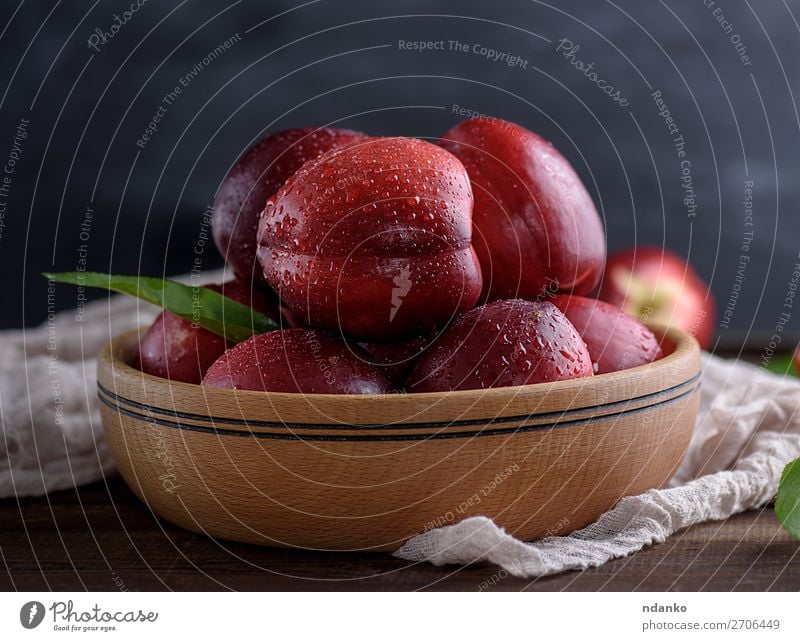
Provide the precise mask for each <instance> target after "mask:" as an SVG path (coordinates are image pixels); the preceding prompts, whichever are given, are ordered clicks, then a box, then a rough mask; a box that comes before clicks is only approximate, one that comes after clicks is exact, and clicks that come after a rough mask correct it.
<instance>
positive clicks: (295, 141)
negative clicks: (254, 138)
mask: <svg viewBox="0 0 800 641" xmlns="http://www.w3.org/2000/svg"><path fill="white" fill-rule="evenodd" d="M366 138H367V135H366V134H362V133H360V132H357V131H350V130H348V129H329V128H321V129H315V128H313V127H309V128H304V129H287V130H286V131H279V132H277V133H273V134H270V135H269V136H267V137H266V138H263V139H262V140H261V141H259V142H258V143H256V144H255V146H253V147H252V148H251V149H250V150H249V151H247V152H246V153H245V154H244V155H243V156H242V157H241V158H239V160H238V161H236V164H235V165H234V166H233V167H232V168H231V170H230V172H229V173H228V175H227V176H226V177H225V180H224V181H223V182H222V184H221V185H220V187H219V190H218V191H217V196H216V198H215V199H214V208H213V214H212V219H211V231H212V234H213V236H214V241H215V243H216V245H217V248H218V249H219V251H220V253H221V254H222V256H223V257H224V258H225V262H226V263H228V264H229V265H230V266H231V268H232V269H233V271H234V272H235V273H236V274H237V275H238V276H240V277H241V278H247V279H255V281H256V282H259V281H261V282H263V278H262V273H261V269H260V268H259V266H258V262H257V261H256V231H257V229H258V219H259V217H260V216H261V212H262V211H264V205H265V204H266V202H267V198H269V197H270V196H272V194H274V193H275V192H276V191H278V189H280V187H281V185H283V183H285V182H286V180H287V179H288V178H289V177H290V176H291V175H292V174H294V172H296V171H297V170H298V169H300V167H301V166H302V165H303V163H305V162H306V161H308V160H311V159H313V158H317V157H319V156H321V155H322V154H324V153H325V152H327V151H330V150H331V149H335V148H336V147H341V146H344V145H352V144H357V143H359V142H361V141H362V140H365V139H366Z"/></svg>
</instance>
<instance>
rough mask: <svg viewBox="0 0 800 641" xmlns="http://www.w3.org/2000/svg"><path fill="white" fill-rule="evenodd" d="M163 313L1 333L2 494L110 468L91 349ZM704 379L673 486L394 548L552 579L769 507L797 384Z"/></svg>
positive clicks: (761, 375)
mask: <svg viewBox="0 0 800 641" xmlns="http://www.w3.org/2000/svg"><path fill="white" fill-rule="evenodd" d="M211 276H217V279H218V280H221V273H220V274H210V275H209V277H211ZM157 312H158V310H157V309H155V308H154V307H151V306H149V305H146V304H144V303H141V302H139V301H136V300H133V299H129V298H125V297H112V298H109V299H108V300H102V301H98V302H95V303H91V304H89V305H87V306H86V309H85V313H84V314H83V318H82V319H81V320H78V319H77V316H76V313H75V312H62V313H60V314H56V315H55V316H54V317H53V318H52V319H50V320H49V321H47V322H46V323H45V324H44V325H42V326H41V327H38V328H35V329H30V330H25V331H6V332H0V427H2V439H0V497H14V496H17V497H23V496H39V495H42V494H45V493H47V492H51V491H54V490H60V489H66V488H70V487H75V486H78V485H82V484H85V483H90V482H92V481H96V480H99V479H101V478H103V477H104V476H105V475H107V474H108V473H110V472H112V471H113V469H114V463H113V459H112V457H111V453H110V451H109V449H108V446H107V444H106V442H105V440H104V438H103V432H102V429H101V427H100V417H99V411H98V401H97V396H96V383H95V360H94V357H95V354H96V353H97V351H98V350H99V349H100V347H102V345H103V344H104V343H105V342H106V341H108V340H109V338H110V337H111V336H113V335H116V334H118V333H120V332H123V331H125V330H127V329H131V328H134V327H139V326H142V325H146V324H148V323H149V322H151V321H152V319H153V318H154V317H155V315H156V313H157ZM701 382H702V387H701V400H700V414H699V417H698V421H697V426H696V428H695V433H694V436H693V438H692V441H691V444H690V446H689V450H688V452H687V454H686V456H685V458H684V460H683V462H682V464H681V466H680V469H679V470H678V472H677V473H676V474H675V476H674V477H673V479H672V480H671V482H670V484H669V487H668V488H667V489H660V490H651V491H649V492H646V493H645V494H641V495H639V496H632V497H628V498H624V499H622V500H621V501H620V502H619V503H618V504H617V505H616V506H615V507H614V508H612V509H611V510H609V511H608V512H606V513H605V514H603V515H602V516H601V517H600V518H599V519H598V520H597V521H596V522H595V523H593V524H591V525H589V526H588V527H585V528H583V529H582V530H579V531H577V532H573V533H572V534H570V535H568V536H560V537H550V538H546V539H542V540H539V541H534V542H530V543H526V542H522V541H519V540H517V539H515V538H514V537H513V536H510V535H509V534H507V533H506V532H504V531H503V530H502V528H500V527H498V526H497V525H495V524H494V523H493V522H492V521H491V520H490V519H488V518H484V517H473V518H469V519H465V520H464V521H461V522H460V523H457V524H455V525H451V526H447V527H442V528H438V529H435V530H430V531H427V532H425V533H424V534H420V535H418V536H416V537H414V538H413V539H411V540H410V541H408V542H407V543H406V544H405V545H404V546H403V547H402V548H400V549H399V550H398V551H397V552H396V553H395V554H396V556H398V557H400V558H403V559H407V560H409V561H430V562H431V563H434V564H435V565H444V564H447V563H455V564H467V563H475V562H480V561H486V562H492V563H495V564H497V565H499V566H501V567H502V568H503V569H505V570H506V571H507V572H508V573H509V574H512V575H514V576H519V577H536V576H544V575H547V574H556V573H558V572H563V571H566V570H575V569H582V568H588V567H594V566H598V565H601V564H603V563H605V562H606V561H609V560H611V559H615V558H619V557H623V556H627V555H629V554H631V553H633V552H636V551H637V550H640V549H641V548H643V547H644V546H646V545H650V544H652V543H656V542H658V543H660V542H663V541H664V540H665V539H666V538H667V537H668V536H669V535H670V534H672V533H673V532H676V531H677V530H680V529H681V528H685V527H687V526H689V525H692V524H695V523H700V522H702V521H708V520H721V519H725V518H727V517H728V516H730V515H732V514H736V513H737V512H742V511H744V510H747V509H750V508H753V507H758V506H761V505H764V504H765V503H767V502H769V501H770V500H771V499H772V498H773V497H774V495H775V492H776V489H777V484H778V480H779V478H780V474H781V471H782V470H783V467H784V466H785V465H786V464H787V463H788V462H789V461H790V460H792V459H794V458H796V457H798V456H800V416H798V413H797V412H796V409H797V408H800V382H798V381H796V380H794V379H788V378H787V379H784V378H782V377H779V376H775V375H774V374H770V373H767V372H765V371H763V370H761V369H759V368H757V367H754V366H752V365H748V364H746V363H740V362H735V361H727V360H723V359H720V358H717V357H715V356H711V355H704V357H703V372H702V375H701Z"/></svg>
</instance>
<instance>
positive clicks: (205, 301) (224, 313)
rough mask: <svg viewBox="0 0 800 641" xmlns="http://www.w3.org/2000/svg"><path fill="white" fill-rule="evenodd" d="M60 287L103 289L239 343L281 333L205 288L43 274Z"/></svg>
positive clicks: (80, 274) (169, 282) (254, 313)
mask: <svg viewBox="0 0 800 641" xmlns="http://www.w3.org/2000/svg"><path fill="white" fill-rule="evenodd" d="M42 276H44V277H45V278H47V279H48V280H51V281H53V282H56V283H67V284H70V285H78V286H81V287H100V288H102V289H107V290H109V291H112V292H117V293H119V294H127V295H128V296H133V297H135V298H139V299H141V300H144V301H147V302H148V303H152V304H153V305H158V306H159V307H163V308H164V309H166V310H168V311H170V312H172V313H173V314H177V315H178V316H181V317H182V318H185V319H187V320H189V321H191V322H193V323H195V324H197V325H199V326H200V327H203V328H205V329H207V330H209V331H211V332H214V333H215V334H219V335H220V336H223V337H225V338H226V339H227V340H229V341H231V342H233V343H239V342H241V341H243V340H245V339H247V338H250V336H252V335H253V334H263V333H264V332H270V331H272V330H275V329H278V325H277V324H276V323H275V322H274V321H273V320H271V319H269V318H267V317H266V316H265V315H264V314H262V313H261V312H258V311H256V310H254V309H252V308H251V307H248V306H247V305H242V304H241V303H237V302H236V301H235V300H232V299H230V298H227V297H226V296H223V295H222V294H218V293H217V292H215V291H212V290H210V289H207V288H205V287H193V286H192V285H183V284H181V283H176V282H175V281H172V280H166V279H163V278H146V277H140V276H112V275H110V274H98V273H96V272H61V273H57V274H52V273H44V274H42Z"/></svg>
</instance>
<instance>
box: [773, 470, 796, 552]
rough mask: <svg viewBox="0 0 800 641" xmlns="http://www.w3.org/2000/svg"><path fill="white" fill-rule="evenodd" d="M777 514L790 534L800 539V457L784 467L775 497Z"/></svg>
mask: <svg viewBox="0 0 800 641" xmlns="http://www.w3.org/2000/svg"><path fill="white" fill-rule="evenodd" d="M775 516H777V517H778V520H779V521H780V522H781V525H782V526H783V527H784V528H785V529H786V531H787V532H789V534H791V535H792V536H793V537H794V538H796V539H800V458H798V459H795V460H794V461H792V462H791V463H789V465H787V466H786V467H785V468H783V474H781V482H780V485H779V486H778V497H777V498H776V499H775Z"/></svg>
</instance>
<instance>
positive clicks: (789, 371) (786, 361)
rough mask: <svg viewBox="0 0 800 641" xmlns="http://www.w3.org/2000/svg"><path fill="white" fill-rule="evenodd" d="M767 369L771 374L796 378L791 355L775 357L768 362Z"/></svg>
mask: <svg viewBox="0 0 800 641" xmlns="http://www.w3.org/2000/svg"><path fill="white" fill-rule="evenodd" d="M767 369H768V370H769V371H770V372H772V373H773V374H780V375H781V376H797V369H796V368H795V365H794V355H793V354H791V353H789V354H781V355H780V356H776V357H775V358H773V359H772V360H771V361H770V362H769V365H767Z"/></svg>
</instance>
